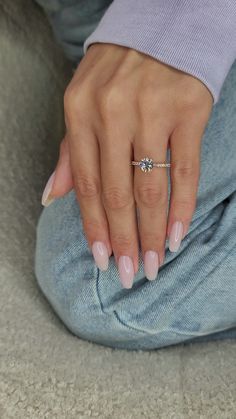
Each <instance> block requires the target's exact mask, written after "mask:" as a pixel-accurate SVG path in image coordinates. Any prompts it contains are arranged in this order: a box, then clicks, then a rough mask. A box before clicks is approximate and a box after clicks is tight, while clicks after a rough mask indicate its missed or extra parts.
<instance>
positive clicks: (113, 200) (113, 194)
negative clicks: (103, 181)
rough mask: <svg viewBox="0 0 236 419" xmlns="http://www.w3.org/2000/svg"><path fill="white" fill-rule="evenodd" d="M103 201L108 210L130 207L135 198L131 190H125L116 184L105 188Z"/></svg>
mask: <svg viewBox="0 0 236 419" xmlns="http://www.w3.org/2000/svg"><path fill="white" fill-rule="evenodd" d="M102 196H103V203H104V206H105V208H106V209H107V210H122V209H129V208H130V207H132V206H133V198H132V196H131V194H130V192H129V191H124V190H122V189H120V188H119V187H116V186H111V187H109V188H106V189H104V190H103V193H102Z"/></svg>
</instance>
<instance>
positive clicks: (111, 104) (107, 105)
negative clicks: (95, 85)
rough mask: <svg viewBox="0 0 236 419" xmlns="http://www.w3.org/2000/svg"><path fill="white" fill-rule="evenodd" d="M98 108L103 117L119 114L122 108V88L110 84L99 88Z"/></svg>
mask: <svg viewBox="0 0 236 419" xmlns="http://www.w3.org/2000/svg"><path fill="white" fill-rule="evenodd" d="M99 106H100V112H101V114H102V115H104V116H106V115H113V114H116V113H119V112H120V111H121V110H122V109H123V106H124V100H123V93H122V87H119V85H117V84H112V85H109V86H103V87H102V88H100V89H99Z"/></svg>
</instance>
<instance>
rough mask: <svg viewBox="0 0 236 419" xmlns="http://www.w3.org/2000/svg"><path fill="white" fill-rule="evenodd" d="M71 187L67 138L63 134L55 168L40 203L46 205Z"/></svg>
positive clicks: (71, 179)
mask: <svg viewBox="0 0 236 419" xmlns="http://www.w3.org/2000/svg"><path fill="white" fill-rule="evenodd" d="M71 189H73V178H72V173H71V167H70V153H69V146H68V140H67V138H66V136H65V138H64V139H63V141H62V142H61V145H60V154H59V159H58V162H57V166H56V169H55V170H54V172H53V173H52V174H51V176H50V178H49V179H48V182H47V184H46V186H45V189H44V192H43V196H42V205H44V206H45V207H48V206H49V205H50V204H51V203H52V202H53V201H54V200H55V199H56V198H60V197H62V196H64V195H65V194H67V193H68V192H69V191H70V190H71Z"/></svg>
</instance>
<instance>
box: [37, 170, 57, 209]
mask: <svg viewBox="0 0 236 419" xmlns="http://www.w3.org/2000/svg"><path fill="white" fill-rule="evenodd" d="M55 174H56V172H55V171H54V172H53V173H52V174H51V176H50V178H49V179H48V181H47V184H46V186H45V189H44V191H43V196H42V201H41V202H42V205H44V207H48V206H49V205H50V204H51V203H52V202H53V201H55V198H53V197H52V196H50V192H51V190H52V186H53V182H54V178H55Z"/></svg>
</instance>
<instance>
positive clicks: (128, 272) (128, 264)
mask: <svg viewBox="0 0 236 419" xmlns="http://www.w3.org/2000/svg"><path fill="white" fill-rule="evenodd" d="M118 270H119V274H120V281H121V283H122V285H123V287H124V288H132V285H133V279H134V265H133V262H132V259H131V258H130V257H129V256H120V257H119V260H118Z"/></svg>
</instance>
